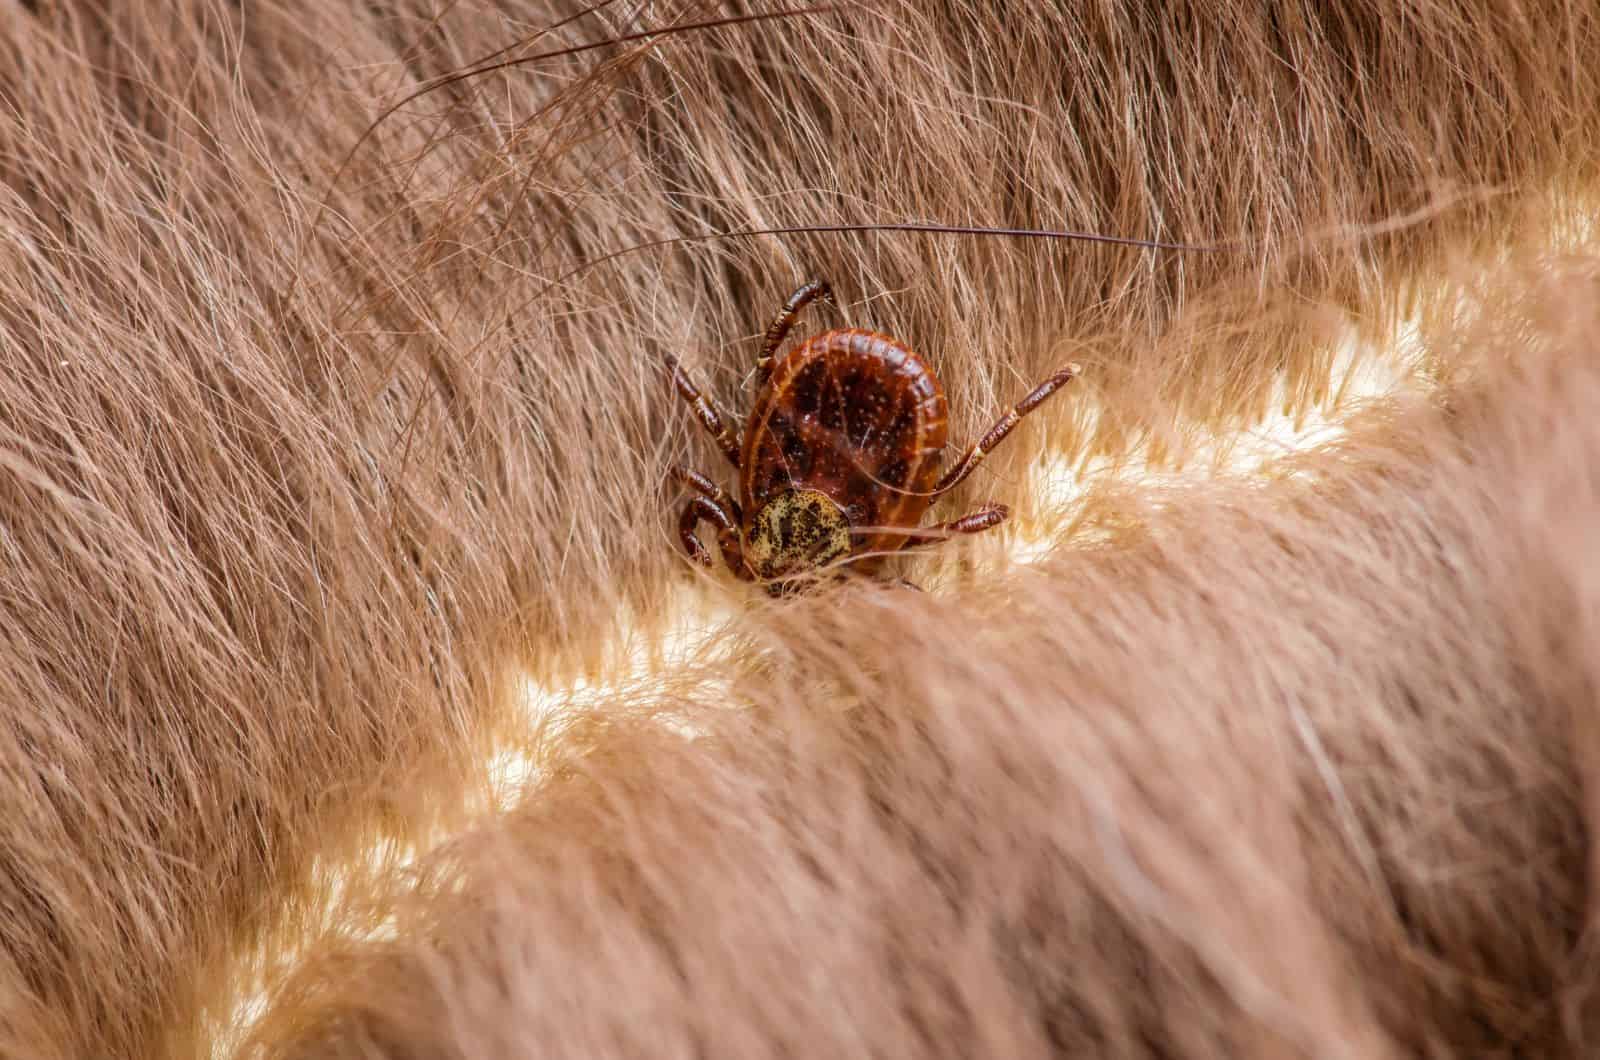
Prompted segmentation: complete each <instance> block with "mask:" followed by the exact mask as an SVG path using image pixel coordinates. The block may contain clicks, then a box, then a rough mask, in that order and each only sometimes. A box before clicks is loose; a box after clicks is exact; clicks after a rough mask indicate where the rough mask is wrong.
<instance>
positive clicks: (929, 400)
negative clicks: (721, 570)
mask: <svg viewBox="0 0 1600 1060" xmlns="http://www.w3.org/2000/svg"><path fill="white" fill-rule="evenodd" d="M945 419H946V407H945V398H944V389H943V388H942V387H940V386H939V380H938V379H937V378H935V377H934V374H933V373H932V372H931V371H929V370H928V366H927V365H926V364H924V363H923V362H922V358H920V357H918V356H917V355H916V354H915V353H913V352H912V351H911V350H908V349H906V347H904V346H902V345H901V344H900V343H898V342H896V341H894V340H893V339H891V338H888V337H887V336H884V335H876V334H873V333H872V332H870V331H855V330H850V331H825V332H823V333H822V334H820V335H816V336H813V337H812V338H809V339H807V340H806V341H805V342H803V343H801V344H800V345H799V346H796V347H795V348H794V349H793V350H791V351H790V352H789V354H788V355H787V356H785V357H783V358H782V359H780V360H778V361H776V362H775V363H774V364H773V366H772V372H771V374H770V375H769V376H768V378H767V382H766V385H765V386H764V387H762V389H761V392H760V394H759V395H758V396H757V397H756V401H755V406H754V408H753V409H752V410H751V412H750V422H749V425H748V426H747V427H746V429H745V437H744V447H743V450H742V452H741V458H740V462H739V463H740V471H741V474H740V490H739V503H740V505H741V507H742V508H743V510H744V511H746V512H760V511H763V510H764V509H765V508H766V506H767V505H769V504H771V503H772V502H773V501H774V500H775V499H777V498H780V497H782V496H783V494H785V493H787V492H790V491H799V492H815V493H820V494H822V495H823V496H824V497H827V498H828V499H829V500H831V501H832V502H833V503H834V504H835V505H836V506H837V507H838V508H839V509H840V511H841V512H842V513H843V514H844V517H845V518H846V519H847V520H848V522H849V526H850V527H851V528H852V534H851V542H850V545H851V548H850V550H851V551H852V552H867V553H872V555H869V556H865V557H863V558H862V559H860V560H858V561H856V562H855V563H854V564H852V566H854V567H855V569H856V570H858V571H862V572H867V571H870V570H872V569H873V568H875V567H877V566H878V565H879V564H880V563H881V562H882V559H883V554H885V553H889V552H893V551H895V550H897V549H899V548H900V547H902V546H903V545H904V544H905V542H906V535H905V534H904V533H903V532H896V530H897V529H898V528H901V527H913V528H914V527H916V526H917V524H918V523H920V522H921V521H922V516H923V514H924V513H926V512H927V510H928V506H929V505H930V504H931V503H932V502H933V487H934V483H935V482H937V481H938V478H939V461H940V458H941V457H942V456H943V455H944V445H945V439H946V435H947V433H948V431H947V427H946V423H945ZM802 510H803V509H802ZM878 527H881V528H883V529H881V530H875V529H872V528H878ZM777 540H779V541H781V540H782V535H778V537H777ZM744 546H745V557H746V559H747V560H749V561H752V563H753V566H754V567H755V573H756V574H757V576H759V577H772V576H774V575H776V574H777V573H779V572H778V571H776V570H772V569H771V567H772V566H773V565H774V564H773V563H772V562H771V561H767V562H762V560H763V559H765V557H764V556H763V555H762V552H763V550H762V542H761V540H760V539H758V540H756V541H752V540H751V539H750V537H749V536H748V535H747V536H746V539H745V541H744ZM752 550H754V552H755V554H754V555H753V554H752ZM775 558H776V557H775ZM796 558H797V559H798V558H800V557H796ZM831 558H837V557H830V559H831ZM763 567H766V568H768V569H767V570H763V569H762V568H763Z"/></svg>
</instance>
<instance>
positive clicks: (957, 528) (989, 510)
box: [900, 504, 1011, 549]
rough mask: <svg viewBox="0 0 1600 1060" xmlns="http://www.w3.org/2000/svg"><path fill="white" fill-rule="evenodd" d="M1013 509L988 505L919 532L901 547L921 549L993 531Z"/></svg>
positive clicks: (1001, 505) (998, 505)
mask: <svg viewBox="0 0 1600 1060" xmlns="http://www.w3.org/2000/svg"><path fill="white" fill-rule="evenodd" d="M1010 514H1011V509H1010V508H1007V507H1006V506H1005V505H1003V504H986V505H984V506H983V507H982V508H979V509H978V510H977V511H975V512H970V513H968V514H966V515H963V516H962V517H961V518H959V519H952V520H950V521H949V522H948V523H940V524H938V525H937V526H927V527H923V528H922V529H920V530H918V531H917V533H916V536H915V537H912V538H909V539H907V541H906V543H905V544H904V545H902V546H900V547H901V548H902V549H907V548H920V547H922V546H924V545H931V544H935V543H936V542H939V541H943V540H944V539H945V538H947V537H952V536H954V535H956V534H980V533H982V532H983V531H985V530H992V529H994V528H995V527H997V526H999V525H1000V524H1001V523H1003V522H1005V521H1006V518H1007V517H1008V516H1010Z"/></svg>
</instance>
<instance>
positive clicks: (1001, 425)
mask: <svg viewBox="0 0 1600 1060" xmlns="http://www.w3.org/2000/svg"><path fill="white" fill-rule="evenodd" d="M1078 372H1079V368H1078V366H1077V365H1075V364H1069V365H1067V366H1066V367H1065V368H1063V369H1061V371H1059V372H1057V373H1056V374H1055V375H1053V376H1051V377H1050V378H1049V379H1046V380H1045V381H1044V382H1042V383H1040V384H1039V385H1038V386H1036V387H1034V388H1033V391H1032V392H1031V393H1030V394H1029V395H1028V396H1027V397H1025V398H1023V399H1022V400H1021V401H1019V402H1017V403H1016V404H1015V405H1013V406H1012V407H1011V410H1010V411H1009V412H1007V413H1006V414H1005V415H1004V416H1001V417H1000V420H999V422H998V423H996V424H995V425H994V426H993V427H990V428H989V433H987V434H985V435H984V436H983V437H982V438H980V439H979V440H978V443H977V444H976V445H974V446H973V447H972V448H970V449H968V450H967V451H966V452H965V453H963V454H962V456H961V459H960V460H958V461H956V464H955V466H954V467H952V468H951V469H950V470H949V471H946V472H945V475H944V478H942V479H940V480H939V484H938V485H937V486H935V487H933V492H934V494H935V495H937V494H940V493H944V492H946V491H948V490H952V489H954V488H955V487H957V486H959V485H960V484H961V483H962V482H963V481H965V479H966V477H967V476H968V475H970V474H972V472H973V471H974V470H976V469H977V467H978V465H979V464H981V463H983V458H984V457H986V456H988V455H989V454H990V453H992V452H993V451H994V447H995V446H997V445H999V444H1000V443H1001V442H1003V441H1004V440H1005V437H1006V435H1008V434H1010V433H1011V432H1012V430H1014V429H1015V428H1016V426H1017V424H1019V423H1021V422H1022V417H1024V416H1026V415H1027V414H1028V413H1030V412H1032V411H1033V410H1034V409H1036V408H1038V407H1039V406H1040V405H1042V404H1044V403H1045V400H1046V399H1047V398H1048V397H1049V396H1050V395H1051V394H1054V393H1055V392H1056V391H1057V390H1060V389H1061V388H1062V387H1064V386H1066V385H1067V384H1068V383H1070V382H1072V380H1073V379H1074V378H1075V377H1076V376H1077V374H1078ZM1002 518H1003V517H1002Z"/></svg>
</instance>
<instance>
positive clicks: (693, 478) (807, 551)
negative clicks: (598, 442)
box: [668, 280, 1078, 595]
mask: <svg viewBox="0 0 1600 1060" xmlns="http://www.w3.org/2000/svg"><path fill="white" fill-rule="evenodd" d="M817 299H822V300H824V301H832V293H831V291H830V290H829V287H828V285H827V283H826V282H824V281H821V280H813V281H811V282H810V283H807V284H805V285H804V286H802V287H801V288H800V289H799V290H797V291H795V293H794V294H793V295H791V296H790V297H789V300H788V302H786V303H785V304H784V306H783V309H782V311H781V312H779V313H778V316H777V318H776V319H775V320H773V322H772V326H771V327H769V328H768V329H767V333H766V338H765V340H764V341H763V343H762V347H761V358H760V360H759V361H758V362H757V366H756V367H757V371H758V373H759V376H760V386H761V389H760V392H759V393H758V394H757V395H756V400H755V405H754V406H753V408H752V409H751V412H750V418H749V421H748V422H747V423H746V424H745V429H744V436H743V438H742V439H736V438H735V437H734V435H733V433H732V432H731V431H729V429H728V427H727V425H726V423H725V422H724V421H723V418H722V415H721V413H719V412H718V411H717V409H716V407H715V406H713V405H712V404H711V402H710V401H708V400H707V399H706V398H705V396H704V395H703V394H701V392H700V389H699V388H698V387H696V386H695V384H694V383H693V382H692V381H691V380H690V379H689V377H688V376H687V375H686V374H685V373H684V371H683V368H682V367H681V366H680V365H679V364H678V362H677V360H676V358H669V359H668V363H669V366H670V367H671V369H672V381H673V383H674V384H675V385H676V386H677V388H678V393H679V394H681V395H682V396H683V399H684V400H685V401H687V402H688V403H689V405H690V406H691V407H692V408H693V409H694V413H695V416H696V417H697V418H698V419H699V420H700V423H701V424H702V425H703V426H704V427H705V429H706V431H707V432H708V433H709V434H710V435H711V436H712V438H713V439H715V440H716V443H717V446H718V448H720V449H721V450H722V453H723V455H724V456H726V457H727V458H728V462H729V463H731V464H732V465H733V466H734V469H735V470H736V471H737V472H738V474H739V499H738V500H734V499H733V498H732V497H730V496H728V494H727V493H726V492H724V491H723V489H722V488H721V487H719V486H718V485H717V484H716V483H714V482H712V481H711V480H710V479H709V478H707V477H706V476H705V475H702V474H700V473H699V472H697V471H691V470H689V469H688V468H684V467H674V468H672V470H671V472H670V475H671V478H672V479H673V480H676V481H677V482H679V483H681V484H682V485H684V486H686V487H688V488H689V489H690V490H692V491H694V494H695V496H693V497H691V498H689V501H688V503H687V504H686V505H685V506H684V509H683V514H682V517H681V518H680V519H679V520H678V534H679V536H680V537H681V538H682V540H683V547H684V549H685V550H687V551H688V553H689V556H690V557H691V558H692V559H694V560H696V561H697V562H700V563H703V564H710V563H711V554H710V552H708V551H707V550H706V547H705V545H703V544H702V543H701V542H700V539H699V537H697V536H696V534H695V530H696V529H697V528H698V527H699V525H700V523H701V522H702V521H704V522H709V523H711V524H712V526H714V527H716V530H717V544H718V546H719V548H720V549H721V551H722V558H723V560H724V561H725V562H726V563H727V565H728V567H729V568H730V569H731V570H732V571H733V573H734V574H735V575H737V576H738V577H740V578H742V579H744V580H746V581H760V582H763V583H765V584H766V586H767V588H768V591H769V592H771V593H772V594H773V595H780V594H782V593H785V592H787V591H790V590H792V589H794V588H797V587H799V585H800V584H801V579H804V578H806V577H807V576H814V575H816V574H817V573H818V572H820V571H821V570H822V569H823V568H825V567H829V566H833V565H843V564H846V563H848V564H849V565H850V566H851V567H852V568H853V569H854V570H856V571H857V572H860V573H864V574H870V573H872V572H874V571H876V570H877V569H878V567H880V566H881V565H882V563H883V562H884V560H885V559H886V558H887V557H888V556H889V555H891V554H893V553H895V552H897V551H899V550H901V549H903V548H908V547H914V546H916V545H919V544H924V543H926V542H928V541H935V540H939V539H941V538H943V537H947V536H949V535H951V534H975V533H978V532H980V531H983V530H988V529H990V528H992V527H995V526H998V525H999V524H1000V523H1001V522H1003V521H1004V520H1005V518H1006V516H1007V515H1008V514H1009V511H1008V509H1007V508H1006V506H1005V505H1003V504H986V505H984V506H983V507H981V508H979V509H977V510H976V511H973V512H971V513H970V514H967V515H964V516H962V517H961V518H959V519H954V520H951V521H950V522H947V523H939V524H937V525H935V526H929V527H921V526H920V525H919V524H920V523H921V521H922V517H923V515H924V514H925V513H926V512H927V510H928V507H929V505H931V504H932V503H933V501H934V499H935V498H936V497H938V496H940V495H941V494H943V493H946V492H947V491H949V490H951V489H953V488H954V487H955V486H957V485H958V484H960V483H961V482H962V481H963V480H965V479H966V477H967V476H968V475H970V474H972V472H973V470H974V469H975V468H977V466H978V465H979V464H980V463H982V462H983V458H984V457H985V456H987V455H988V454H989V453H990V452H992V451H993V450H994V447H995V446H996V445H998V444H1000V442H1001V440H1002V439H1004V438H1005V436H1006V435H1008V434H1010V433H1011V431H1012V429H1013V428H1015V427H1016V425H1017V424H1018V423H1019V422H1020V421H1021V420H1022V417H1024V416H1026V415H1027V414H1028V413H1030V412H1032V411H1033V410H1034V409H1036V408H1038V407H1039V406H1040V405H1041V404H1043V403H1044V401H1045V399H1046V398H1048V397H1049V396H1050V395H1051V394H1053V393H1055V392H1056V391H1057V390H1059V389H1060V388H1061V387H1062V386H1064V385H1066V384H1067V383H1068V382H1069V381H1070V380H1071V379H1072V378H1073V376H1075V375H1077V373H1078V367H1077V365H1068V366H1067V367H1065V368H1063V369H1061V370H1060V371H1058V372H1056V373H1055V374H1054V375H1052V376H1051V377H1050V378H1049V379H1046V380H1045V381H1044V382H1043V383H1041V384H1039V386H1037V387H1035V388H1034V390H1033V392H1032V393H1030V394H1029V395H1028V396H1027V397H1025V398H1023V399H1022V400H1021V401H1019V402H1018V403H1017V404H1016V405H1015V406H1014V407H1013V408H1012V409H1011V410H1010V411H1008V412H1007V413H1006V414H1005V415H1004V416H1002V417H1000V420H999V421H998V422H997V423H996V424H995V425H994V426H993V427H991V428H989V431H988V433H986V434H985V435H984V436H983V437H982V438H981V439H980V440H979V441H978V443H977V444H976V445H974V446H972V447H971V448H970V449H968V450H967V451H966V452H965V453H964V454H962V456H961V458H960V459H959V460H957V461H956V462H955V463H954V464H952V465H951V466H950V467H949V469H948V470H946V471H945V472H944V474H943V475H940V473H939V464H940V460H941V457H942V456H943V453H944V448H945V442H946V434H947V424H946V414H947V407H946V403H945V396H944V388H943V387H942V386H940V384H939V379H938V377H937V376H935V375H934V374H933V371H932V369H930V368H929V367H928V365H927V363H926V362H925V361H923V359H922V358H921V357H920V356H918V355H917V354H916V353H915V352H914V351H912V350H911V349H909V348H907V347H906V346H905V345H904V344H902V343H900V342H897V341H896V340H894V339H892V338H889V337H888V336H886V335H879V334H875V333H874V332H871V331H861V330H858V329H854V328H851V329H844V330H835V331H824V332H822V333H821V334H819V335H813V336H812V337H811V338H809V339H806V340H805V341H804V342H802V343H801V344H800V345H798V346H796V347H795V348H794V349H792V350H790V351H789V352H788V353H787V354H785V355H783V356H782V357H779V356H777V353H778V347H779V346H780V345H781V344H782V343H783V340H784V338H785V337H786V336H787V335H788V333H789V329H790V328H791V327H792V326H793V325H794V322H795V318H796V317H798V316H799V314H800V312H801V310H803V309H804V308H805V307H806V306H807V305H809V304H810V303H812V302H814V301H816V300H817Z"/></svg>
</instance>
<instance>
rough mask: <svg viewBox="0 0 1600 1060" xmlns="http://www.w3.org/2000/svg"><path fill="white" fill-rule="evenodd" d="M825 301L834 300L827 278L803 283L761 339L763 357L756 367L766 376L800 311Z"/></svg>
mask: <svg viewBox="0 0 1600 1060" xmlns="http://www.w3.org/2000/svg"><path fill="white" fill-rule="evenodd" d="M819 298H820V299H822V300H823V301H824V302H832V301H833V288H832V287H830V286H829V285H828V281H827V280H811V281H810V282H808V283H804V284H801V285H800V287H799V288H798V289H797V290H796V291H795V292H794V294H792V295H790V296H789V300H788V301H787V302H785V303H783V308H782V309H781V310H779V311H778V315H777V317H776V318H774V319H773V321H772V323H771V325H769V326H768V328H767V334H766V337H765V338H763V339H762V340H761V358H760V359H759V360H758V361H756V368H757V369H758V370H759V371H760V372H761V374H762V375H763V376H764V375H766V373H767V370H768V369H769V368H771V367H772V358H773V355H774V354H776V353H777V352H778V347H779V346H781V345H783V340H784V339H785V338H786V337H787V336H788V334H789V329H790V328H792V327H794V322H795V319H796V318H797V317H799V316H800V311H801V310H803V309H805V307H806V306H808V305H810V304H811V303H812V302H815V301H816V300H817V299H819Z"/></svg>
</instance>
